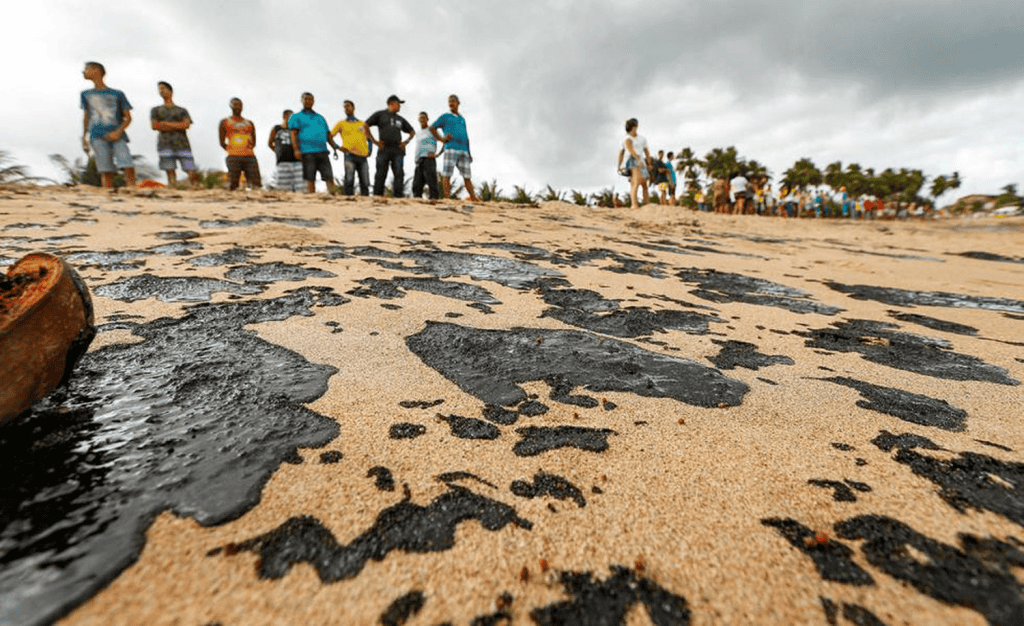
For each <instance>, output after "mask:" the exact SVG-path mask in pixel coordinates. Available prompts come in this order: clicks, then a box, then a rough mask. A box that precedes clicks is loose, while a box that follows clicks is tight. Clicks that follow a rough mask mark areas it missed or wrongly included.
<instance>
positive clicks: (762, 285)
mask: <svg viewBox="0 0 1024 626" xmlns="http://www.w3.org/2000/svg"><path fill="white" fill-rule="evenodd" d="M676 276H677V277H679V279H680V280H682V281H683V282H687V283H696V284H697V285H699V286H700V288H699V289H696V290H694V291H691V292H690V293H692V294H693V295H695V296H697V297H698V298H702V299H704V300H709V301H711V302H719V303H726V302H743V303H746V304H756V305H760V306H773V307H779V308H783V309H786V310H789V311H792V312H793V313H800V314H803V313H818V314H820V315H836V314H837V313H841V312H842V311H843V309H840V308H838V307H834V306H828V305H825V304H821V303H818V302H814V301H813V300H811V299H810V297H809V295H808V294H807V292H805V291H803V290H802V289H797V288H795V287H787V286H786V285H780V284H778V283H773V282H771V281H767V280H764V279H762V278H754V277H752V276H744V275H742V274H732V273H729V272H718V271H716V270H712V269H701V268H689V269H684V270H682V271H680V272H678V273H677V274H676Z"/></svg>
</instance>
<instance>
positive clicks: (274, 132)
mask: <svg viewBox="0 0 1024 626" xmlns="http://www.w3.org/2000/svg"><path fill="white" fill-rule="evenodd" d="M276 135H277V126H275V127H273V128H271V129H270V139H268V140H267V145H268V146H270V149H271V150H276V149H277V147H276V146H275V145H274V137H275V136H276Z"/></svg>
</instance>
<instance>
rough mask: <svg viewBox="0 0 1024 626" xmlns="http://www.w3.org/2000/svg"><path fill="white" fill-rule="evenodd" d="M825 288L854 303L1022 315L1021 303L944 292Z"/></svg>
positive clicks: (828, 283)
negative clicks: (863, 301)
mask: <svg viewBox="0 0 1024 626" xmlns="http://www.w3.org/2000/svg"><path fill="white" fill-rule="evenodd" d="M825 285H826V286H827V287H829V288H830V289H832V290H834V291H838V292H840V293H845V294H847V295H849V296H850V297H851V298H853V299H855V300H874V301H875V302H882V303H884V304H889V305H894V306H905V307H912V306H945V307H958V308H963V309H987V310H990V311H1006V312H1008V313H1024V300H1011V299H1009V298H988V297H983V296H967V295H963V294H958V293H949V292H945V291H908V290H906V289H897V288H895V287H873V286H871V285H844V284H842V283H837V282H835V281H831V280H828V281H825Z"/></svg>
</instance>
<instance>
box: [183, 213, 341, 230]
mask: <svg viewBox="0 0 1024 626" xmlns="http://www.w3.org/2000/svg"><path fill="white" fill-rule="evenodd" d="M263 222H271V223H274V224H285V225H287V226H297V227H299V228H319V227H320V226H323V225H324V221H323V220H321V219H315V220H303V219H298V218H294V217H274V216H269V215H256V216H253V217H246V218H244V219H240V220H204V221H201V222H199V226H201V227H202V228H234V227H238V226H241V227H249V226H255V225H256V224H261V223H263Z"/></svg>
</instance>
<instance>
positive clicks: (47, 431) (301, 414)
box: [0, 288, 346, 623]
mask: <svg viewBox="0 0 1024 626" xmlns="http://www.w3.org/2000/svg"><path fill="white" fill-rule="evenodd" d="M344 302H346V300H345V299H344V298H342V297H341V296H338V295H336V294H334V293H333V292H331V291H330V290H328V289H322V288H303V289H298V290H295V291H293V292H290V293H289V294H288V295H286V296H282V297H279V298H274V299H268V300H262V301H260V300H256V301H247V302H238V303H231V304H217V305H197V306H193V307H191V308H189V309H188V312H187V314H186V315H185V316H184V317H183V318H180V319H170V318H161V319H157V320H154V321H152V322H149V323H146V324H135V325H134V333H135V335H137V336H139V337H141V338H142V339H144V341H142V342H139V343H132V344H118V345H111V346H107V347H104V348H101V349H99V350H96V351H94V352H90V353H88V354H86V355H85V356H84V357H83V359H82V361H81V363H80V364H79V366H78V368H77V370H76V373H75V376H73V377H72V379H71V382H70V384H69V386H68V387H67V388H66V389H65V390H63V391H58V392H56V393H54V394H51V396H50V397H49V398H47V399H46V400H44V401H42V402H40V403H38V404H37V405H36V406H35V407H33V409H31V410H30V411H29V412H26V413H25V414H23V415H21V416H19V417H18V418H17V419H15V420H14V421H12V422H10V423H8V424H6V425H5V427H4V429H2V430H0V468H2V469H3V471H4V472H5V473H6V475H8V476H17V477H18V479H17V480H12V481H8V483H7V487H6V488H5V491H4V497H3V498H0V520H2V523H0V555H2V556H0V564H2V567H0V589H3V590H4V601H3V602H0V622H3V623H40V622H49V621H52V620H53V619H55V618H57V617H59V616H60V615H63V614H65V613H67V612H68V611H70V610H71V609H72V608H74V607H75V606H76V605H78V604H79V603H81V602H82V601H84V600H85V599H86V598H88V597H89V596H90V595H91V594H93V593H94V592H96V591H97V590H99V589H100V588H102V587H103V586H104V585H106V584H107V583H108V582H109V581H110V580H112V579H113V578H114V577H115V576H116V575H118V574H119V573H120V572H121V571H122V570H123V569H124V568H126V567H127V566H128V565H130V564H131V563H133V562H134V561H135V559H136V558H137V557H138V554H139V552H140V551H141V549H142V545H143V542H144V532H145V530H146V528H147V527H148V526H149V524H150V523H151V521H152V520H153V518H154V517H155V516H156V515H157V514H158V513H159V512H161V511H165V510H170V511H173V512H174V513H175V514H176V515H180V516H190V517H193V518H195V519H196V520H197V521H198V522H199V523H200V524H203V525H212V524H219V523H223V522H226V521H229V520H232V519H235V518H237V517H239V516H240V515H242V514H243V513H245V512H246V511H248V510H249V509H250V508H251V507H253V506H255V505H256V504H257V503H258V502H259V498H260V492H261V489H262V487H263V485H264V483H265V482H266V481H267V479H268V478H269V477H270V475H271V474H272V473H273V472H274V471H275V470H276V469H277V468H278V467H279V466H280V464H281V463H282V462H284V461H285V460H286V459H290V458H294V457H295V456H296V448H297V447H317V446H322V445H324V444H326V443H327V442H329V441H331V440H332V439H333V438H335V437H336V436H337V434H338V425H337V423H336V422H335V421H334V420H331V419H329V418H327V417H324V416H322V415H319V414H317V413H314V412H313V411H310V410H309V409H307V408H305V407H304V406H303V404H304V403H307V402H311V401H313V400H315V399H316V398H318V397H320V396H321V395H322V394H323V393H324V391H325V390H326V388H327V381H328V379H329V378H330V377H331V376H332V375H333V374H334V373H335V371H336V370H335V369H334V368H333V367H329V366H325V365H316V364H313V363H310V362H308V361H306V360H305V359H304V358H303V357H302V356H301V355H299V354H296V353H294V352H292V351H289V350H286V349H284V348H281V347H279V346H275V345H273V344H270V343H267V342H266V341H263V340H262V339H260V338H259V337H258V336H257V335H256V333H255V332H252V331H248V330H245V329H244V328H243V327H244V326H245V325H247V324H253V323H258V322H264V321H271V320H284V319H287V318H289V317H293V316H309V315H312V311H311V310H312V309H313V308H314V307H324V306H331V307H333V306H338V305H340V304H343V303H344Z"/></svg>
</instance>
